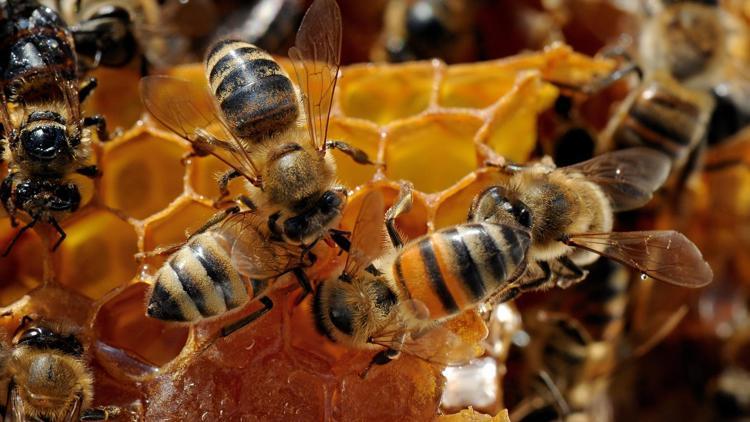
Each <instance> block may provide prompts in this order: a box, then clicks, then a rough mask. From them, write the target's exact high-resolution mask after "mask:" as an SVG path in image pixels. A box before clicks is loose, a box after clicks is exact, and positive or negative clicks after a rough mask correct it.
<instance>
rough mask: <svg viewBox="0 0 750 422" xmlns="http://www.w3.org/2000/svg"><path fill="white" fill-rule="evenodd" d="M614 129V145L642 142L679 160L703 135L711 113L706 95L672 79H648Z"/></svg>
mask: <svg viewBox="0 0 750 422" xmlns="http://www.w3.org/2000/svg"><path fill="white" fill-rule="evenodd" d="M634 95H635V98H634V99H633V102H632V103H631V104H630V106H629V108H628V110H627V111H626V113H625V115H624V116H623V120H622V121H621V122H620V124H619V126H618V127H617V129H616V130H615V132H614V135H613V137H614V143H615V146H616V147H617V148H627V147H634V146H645V147H649V148H654V149H656V150H659V151H662V152H664V153H666V154H667V155H669V156H670V157H672V158H674V159H675V160H678V161H679V160H681V159H683V158H684V157H686V156H687V154H688V153H689V152H690V151H691V150H692V149H693V148H694V147H695V146H696V145H697V143H698V142H699V141H700V140H701V138H702V137H703V135H704V133H705V130H706V125H707V122H708V118H709V117H710V114H711V105H710V102H711V100H710V98H704V96H703V94H702V93H700V92H696V91H692V90H689V89H687V88H684V87H682V86H680V85H678V84H677V83H675V82H673V81H660V80H650V81H647V82H644V84H643V86H642V87H641V88H640V89H639V90H638V91H637V92H636V93H635V94H634Z"/></svg>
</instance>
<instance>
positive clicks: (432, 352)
mask: <svg viewBox="0 0 750 422" xmlns="http://www.w3.org/2000/svg"><path fill="white" fill-rule="evenodd" d="M399 313H400V315H409V316H408V317H407V318H399V319H398V320H397V321H395V322H394V323H393V324H391V326H389V327H388V328H386V330H384V331H383V332H381V333H378V335H377V336H374V337H373V338H372V343H374V344H377V345H380V346H383V347H388V348H391V349H394V350H400V351H401V352H403V353H406V354H408V355H411V356H414V357H417V358H419V359H422V360H425V361H427V362H431V363H435V364H438V365H442V366H456V365H463V364H465V363H467V362H469V361H470V360H471V359H473V358H475V357H477V356H479V355H480V354H481V353H482V346H481V345H480V344H473V343H470V342H467V341H466V340H464V339H463V338H462V337H461V336H460V335H459V334H458V333H456V332H454V331H452V330H450V329H448V328H447V327H446V326H445V325H442V324H441V323H435V324H434V325H431V326H430V325H428V326H427V328H422V329H414V330H410V328H411V327H410V325H416V324H415V323H414V322H411V323H410V322H409V321H410V320H412V321H420V320H421V321H422V322H425V323H427V322H429V311H428V310H427V306H425V305H424V303H422V302H420V301H418V300H413V299H412V300H406V301H403V302H401V303H400V304H399ZM420 325H421V324H420ZM415 328H416V327H415ZM404 334H405V337H403V335H404ZM402 338H403V342H402V340H401V339H402Z"/></svg>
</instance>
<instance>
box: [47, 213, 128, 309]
mask: <svg viewBox="0 0 750 422" xmlns="http://www.w3.org/2000/svg"><path fill="white" fill-rule="evenodd" d="M62 227H63V229H64V230H65V232H66V233H67V238H66V239H65V241H64V242H63V243H62V244H61V245H60V248H59V249H58V251H57V252H56V253H55V255H54V262H55V269H56V274H57V281H58V282H60V283H61V284H62V285H64V286H66V287H68V288H70V289H72V290H75V291H77V292H79V293H80V294H83V295H85V296H87V297H89V298H91V299H98V298H100V297H102V296H104V295H105V294H106V293H107V292H109V291H110V290H112V289H114V288H116V287H119V286H122V285H124V284H125V283H127V282H128V280H130V279H132V278H133V276H134V275H135V273H136V269H137V265H136V261H135V258H134V255H135V253H136V252H138V237H137V235H136V232H135V229H134V228H133V226H131V225H130V224H129V223H127V222H126V221H123V220H122V219H121V218H120V217H118V216H116V215H115V214H113V213H111V212H109V211H105V210H100V209H94V210H84V211H83V212H82V213H81V214H78V215H76V216H75V217H73V218H71V219H69V220H67V221H65V222H64V223H63V225H62Z"/></svg>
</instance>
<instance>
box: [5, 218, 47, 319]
mask: <svg viewBox="0 0 750 422" xmlns="http://www.w3.org/2000/svg"><path fill="white" fill-rule="evenodd" d="M20 224H24V223H23V222H20ZM20 227H21V226H19V227H11V225H10V219H8V218H2V219H0V253H4V252H5V250H6V248H7V247H8V245H10V242H11V241H12V240H13V238H14V237H15V236H16V234H17V233H18V230H19V229H20ZM44 248H45V245H43V243H42V240H41V239H40V238H39V236H38V235H37V234H36V232H35V231H33V230H27V231H26V232H25V233H24V234H23V235H21V237H20V238H19V239H18V241H17V242H16V244H15V245H14V246H13V249H11V251H10V254H8V256H6V257H0V306H8V305H10V304H12V303H13V302H14V301H16V300H18V299H19V298H21V297H22V296H23V295H24V294H26V293H28V292H29V291H30V290H31V289H33V288H34V287H36V286H38V285H39V284H40V283H41V280H42V276H43V271H42V268H43V259H44V255H45V252H44Z"/></svg>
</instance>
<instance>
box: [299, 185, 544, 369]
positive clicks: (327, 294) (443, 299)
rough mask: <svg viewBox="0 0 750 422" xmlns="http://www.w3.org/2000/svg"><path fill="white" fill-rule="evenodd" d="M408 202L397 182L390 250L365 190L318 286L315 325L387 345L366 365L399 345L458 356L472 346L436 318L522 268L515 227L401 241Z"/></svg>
mask: <svg viewBox="0 0 750 422" xmlns="http://www.w3.org/2000/svg"><path fill="white" fill-rule="evenodd" d="M410 206H411V187H410V185H408V184H402V190H401V193H400V195H399V198H398V199H397V201H396V203H395V204H394V206H393V207H391V208H390V209H389V210H388V212H387V214H386V228H387V232H388V234H389V236H390V240H391V243H392V245H393V247H394V248H395V250H392V251H383V250H381V249H382V248H383V246H382V245H383V242H382V237H383V234H384V233H383V229H382V215H383V212H382V210H383V199H382V196H381V195H380V194H379V193H378V192H371V193H369V194H368V196H367V197H365V199H364V201H363V203H362V208H361V210H360V213H359V215H358V218H357V221H356V223H355V225H354V229H353V232H352V239H351V249H350V251H349V256H348V258H347V261H346V265H345V268H344V271H343V272H342V273H341V275H340V276H338V278H335V279H329V280H326V281H324V282H323V283H321V285H320V286H319V287H318V289H317V290H316V293H315V300H314V306H313V307H314V314H315V321H316V325H317V327H318V329H319V330H320V331H321V332H322V333H323V334H325V335H326V336H327V337H329V338H330V339H331V340H333V341H336V342H340V343H344V344H346V345H349V346H352V347H358V348H371V347H377V346H380V347H385V350H382V351H381V352H379V353H378V354H377V355H376V356H375V357H374V358H373V360H372V364H385V363H387V362H389V361H390V360H392V359H395V358H396V357H397V356H398V355H399V354H400V353H401V352H405V353H408V354H412V355H416V356H419V357H424V358H426V359H427V360H430V361H437V362H441V363H459V362H460V363H463V362H465V361H467V360H468V358H470V357H472V356H471V353H472V351H473V349H472V348H471V347H466V345H462V344H461V342H460V341H458V340H457V339H456V338H455V337H454V336H452V335H451V334H452V332H451V331H449V330H447V329H445V328H444V327H441V323H443V322H445V321H447V320H449V319H451V318H454V317H456V316H457V315H458V314H460V313H461V312H462V311H465V310H467V309H471V308H474V307H475V306H477V305H479V304H481V303H484V302H485V301H490V302H492V298H493V296H494V295H495V294H496V292H497V291H499V290H501V287H502V286H503V285H504V284H505V283H507V282H508V281H509V280H512V279H514V278H515V277H516V275H517V274H518V273H520V272H522V271H523V266H522V264H523V262H524V257H525V254H526V250H527V248H528V246H529V243H530V239H529V235H528V233H527V232H526V231H525V230H520V229H515V228H513V226H507V225H498V224H492V223H472V224H462V225H458V226H453V227H449V228H445V229H441V230H438V231H436V232H434V233H432V234H429V235H425V236H423V237H420V238H418V239H415V240H412V241H410V242H408V243H406V244H403V241H402V240H401V237H400V235H399V234H398V231H397V230H396V228H395V223H394V222H395V219H396V217H398V215H400V214H401V213H403V212H405V211H407V210H408V209H409V208H410ZM467 357H468V358H467ZM368 369H369V367H368Z"/></svg>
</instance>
